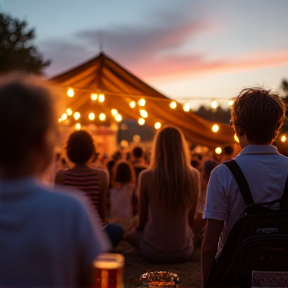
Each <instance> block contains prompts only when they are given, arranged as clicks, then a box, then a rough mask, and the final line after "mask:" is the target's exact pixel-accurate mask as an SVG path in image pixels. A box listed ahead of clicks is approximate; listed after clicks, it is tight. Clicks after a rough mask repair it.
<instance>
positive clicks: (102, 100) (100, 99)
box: [98, 94, 105, 102]
mask: <svg viewBox="0 0 288 288" xmlns="http://www.w3.org/2000/svg"><path fill="white" fill-rule="evenodd" d="M98 100H99V102H104V101H105V95H104V94H100V95H99V97H98Z"/></svg>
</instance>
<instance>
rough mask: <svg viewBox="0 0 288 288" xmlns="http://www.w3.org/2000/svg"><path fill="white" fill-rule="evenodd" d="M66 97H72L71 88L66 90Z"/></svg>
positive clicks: (72, 91)
mask: <svg viewBox="0 0 288 288" xmlns="http://www.w3.org/2000/svg"><path fill="white" fill-rule="evenodd" d="M67 95H68V97H70V98H71V97H73V96H74V90H73V89H72V88H70V89H68V91H67Z"/></svg>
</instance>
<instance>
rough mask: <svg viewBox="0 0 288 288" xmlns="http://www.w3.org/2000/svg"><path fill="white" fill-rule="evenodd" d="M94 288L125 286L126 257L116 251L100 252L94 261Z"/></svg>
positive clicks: (118, 287)
mask: <svg viewBox="0 0 288 288" xmlns="http://www.w3.org/2000/svg"><path fill="white" fill-rule="evenodd" d="M93 267H94V288H123V287H124V285H123V267H124V257H123V256H122V255H121V254H116V253H103V254H100V255H99V256H98V257H97V258H96V259H95V261H94V262H93Z"/></svg>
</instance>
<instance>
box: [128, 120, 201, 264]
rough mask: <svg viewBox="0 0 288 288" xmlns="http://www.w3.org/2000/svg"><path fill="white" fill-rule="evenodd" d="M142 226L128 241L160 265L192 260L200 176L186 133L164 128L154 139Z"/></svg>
mask: <svg viewBox="0 0 288 288" xmlns="http://www.w3.org/2000/svg"><path fill="white" fill-rule="evenodd" d="M138 187H139V194H138V195H139V197H140V199H139V202H140V204H139V225H138V226H137V228H136V230H135V231H131V232H130V233H128V234H126V235H125V236H126V239H127V240H128V242H129V243H130V244H131V245H132V246H134V247H135V248H137V249H139V250H140V253H141V254H142V256H143V258H144V259H146V260H147V261H151V262H157V263H177V262H185V261H190V260H191V259H192V254H193V251H194V243H193V231H192V225H193V222H194V217H195V214H196V207H197V202H198V197H199V192H200V173H199V172H198V171H197V170H196V169H195V168H193V167H191V166H190V157H189V152H188V147H187V143H186V141H185V138H184V135H183V133H182V132H181V131H180V130H179V129H177V128H176V127H170V126H167V127H164V128H163V129H162V130H160V131H158V133H157V134H156V136H155V138H154V143H153V149H152V156H151V164H150V167H149V169H147V170H144V171H142V172H141V173H140V176H139V186H138Z"/></svg>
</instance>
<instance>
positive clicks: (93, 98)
mask: <svg viewBox="0 0 288 288" xmlns="http://www.w3.org/2000/svg"><path fill="white" fill-rule="evenodd" d="M97 96H98V95H97V94H96V93H91V99H92V100H93V101H95V100H97Z"/></svg>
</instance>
